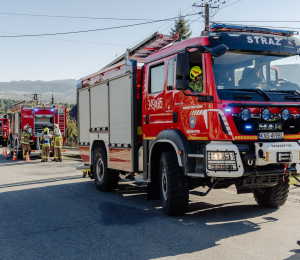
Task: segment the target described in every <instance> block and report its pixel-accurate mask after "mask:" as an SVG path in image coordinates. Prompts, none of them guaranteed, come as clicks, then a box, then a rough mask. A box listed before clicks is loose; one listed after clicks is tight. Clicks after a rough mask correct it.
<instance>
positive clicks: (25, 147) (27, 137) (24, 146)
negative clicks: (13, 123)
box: [21, 125, 32, 160]
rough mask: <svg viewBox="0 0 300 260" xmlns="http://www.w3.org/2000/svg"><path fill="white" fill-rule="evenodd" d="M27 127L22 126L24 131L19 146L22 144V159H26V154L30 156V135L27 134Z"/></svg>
mask: <svg viewBox="0 0 300 260" xmlns="http://www.w3.org/2000/svg"><path fill="white" fill-rule="evenodd" d="M28 131H29V127H28V125H25V126H24V131H23V132H22V134H21V144H22V151H23V159H24V160H25V159H26V153H27V152H28V154H30V150H31V149H30V144H29V142H30V137H31V136H32V134H31V133H28Z"/></svg>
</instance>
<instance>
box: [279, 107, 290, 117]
mask: <svg viewBox="0 0 300 260" xmlns="http://www.w3.org/2000/svg"><path fill="white" fill-rule="evenodd" d="M281 115H282V118H283V120H288V119H290V117H291V112H290V110H288V109H286V108H285V109H283V110H282V113H281Z"/></svg>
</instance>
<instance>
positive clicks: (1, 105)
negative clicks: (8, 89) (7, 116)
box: [0, 98, 5, 110]
mask: <svg viewBox="0 0 300 260" xmlns="http://www.w3.org/2000/svg"><path fill="white" fill-rule="evenodd" d="M0 109H1V110H5V104H4V101H3V98H1V100H0Z"/></svg>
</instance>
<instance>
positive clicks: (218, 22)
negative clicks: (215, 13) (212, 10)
mask: <svg viewBox="0 0 300 260" xmlns="http://www.w3.org/2000/svg"><path fill="white" fill-rule="evenodd" d="M215 22H217V23H220V22H219V21H215ZM222 23H300V21H222Z"/></svg>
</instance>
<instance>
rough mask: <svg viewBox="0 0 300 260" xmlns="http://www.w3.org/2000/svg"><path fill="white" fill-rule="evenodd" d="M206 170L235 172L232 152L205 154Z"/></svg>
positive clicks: (235, 166)
mask: <svg viewBox="0 0 300 260" xmlns="http://www.w3.org/2000/svg"><path fill="white" fill-rule="evenodd" d="M207 169H208V170H211V171H237V170H238V168H237V163H236V158H235V153H234V152H217V151H216V152H209V151H208V152H207Z"/></svg>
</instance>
